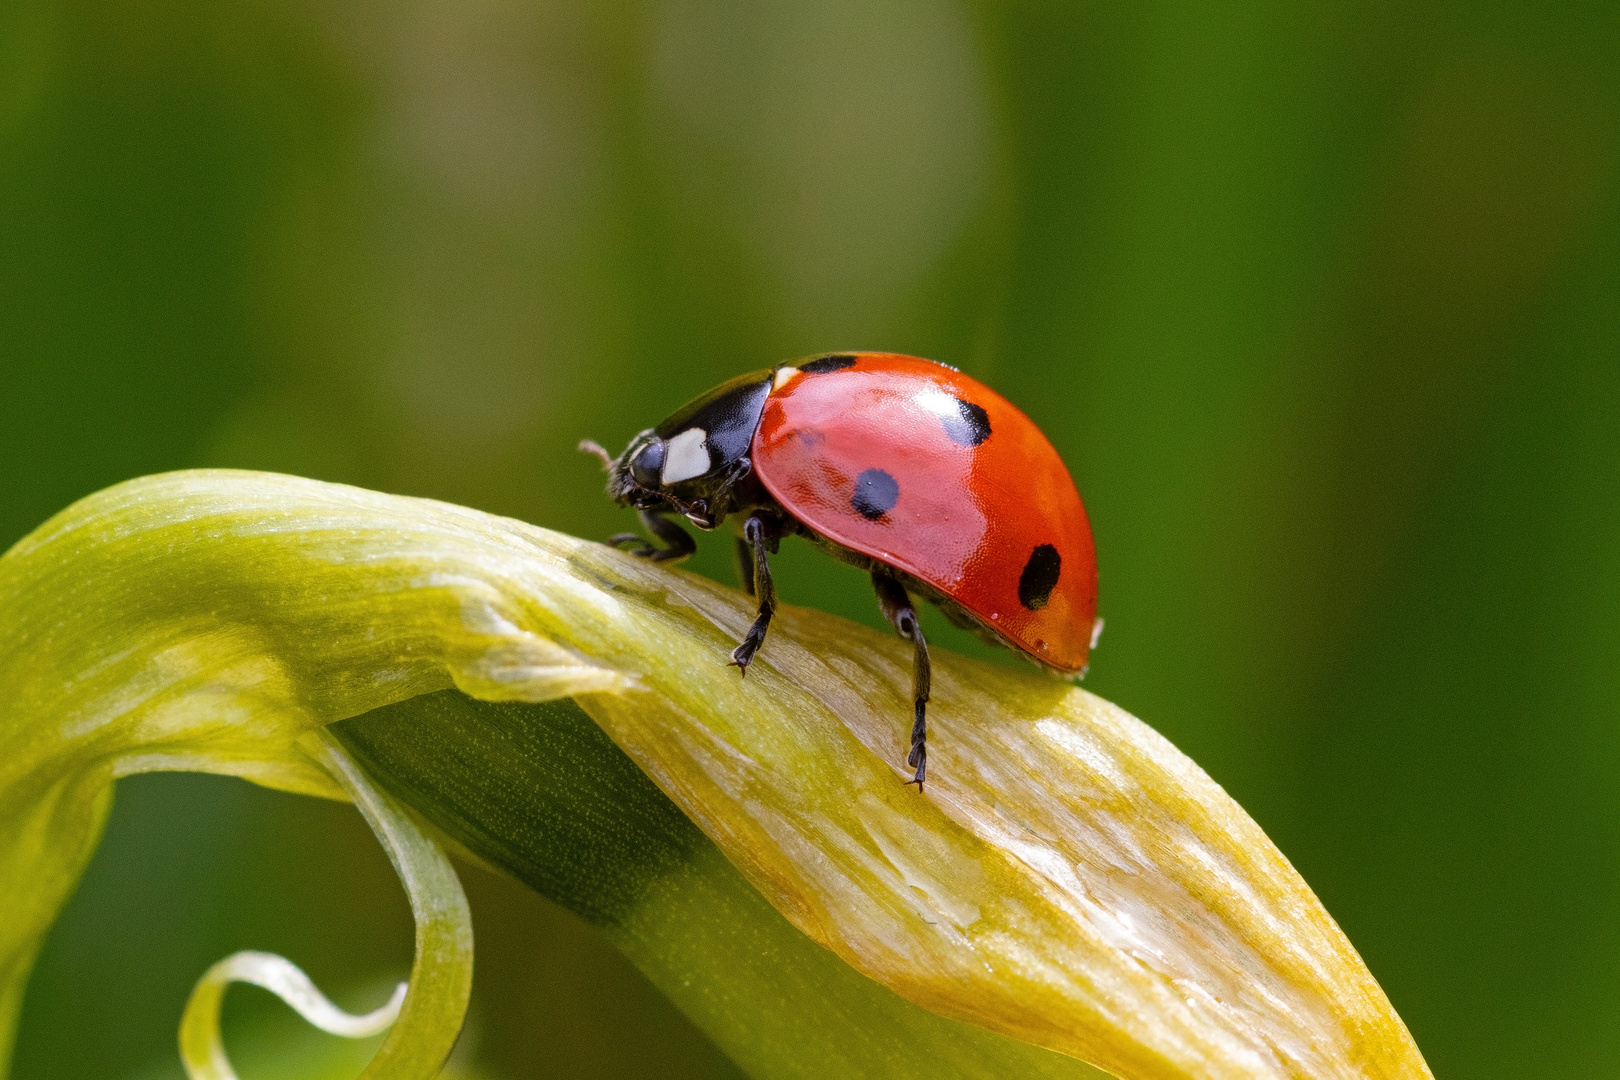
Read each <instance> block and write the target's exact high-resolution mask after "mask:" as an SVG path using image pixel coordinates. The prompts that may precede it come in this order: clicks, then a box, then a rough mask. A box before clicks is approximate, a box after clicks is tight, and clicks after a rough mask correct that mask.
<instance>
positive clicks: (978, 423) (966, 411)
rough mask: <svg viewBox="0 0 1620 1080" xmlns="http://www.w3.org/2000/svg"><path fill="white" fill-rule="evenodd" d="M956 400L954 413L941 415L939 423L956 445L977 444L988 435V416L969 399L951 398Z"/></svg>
mask: <svg viewBox="0 0 1620 1080" xmlns="http://www.w3.org/2000/svg"><path fill="white" fill-rule="evenodd" d="M951 400H952V401H955V402H956V413H955V414H954V415H951V416H942V417H940V418H939V420H940V423H942V424H944V425H945V434H947V435H949V436H950V437H951V441H952V442H953V443H955V444H956V445H957V446H978V445H979V444H980V443H982V442H984V440H986V439H988V438H989V437H990V416H989V414H988V413H986V412H985V411H984V410H983V409H981V408H979V406H977V405H975V404H973V402H971V401H963V400H962V399H961V398H952V399H951Z"/></svg>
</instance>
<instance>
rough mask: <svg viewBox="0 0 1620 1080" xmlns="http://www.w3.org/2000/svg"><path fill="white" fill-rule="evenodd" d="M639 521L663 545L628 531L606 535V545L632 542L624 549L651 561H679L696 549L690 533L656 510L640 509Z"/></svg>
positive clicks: (617, 545) (618, 545) (620, 546)
mask: <svg viewBox="0 0 1620 1080" xmlns="http://www.w3.org/2000/svg"><path fill="white" fill-rule="evenodd" d="M641 523H642V525H644V526H646V528H647V531H648V532H650V533H652V534H653V535H654V536H656V537H657V538H658V539H660V540H662V541H663V542H664V546H663V547H655V546H654V545H652V544H649V543H648V542H647V541H646V540H643V539H642V538H641V537H639V536H637V535H636V534H635V533H629V532H626V533H614V534H613V535H612V536H610V537H608V538H607V544H608V547H616V548H624V547H625V545H627V544H634V545H636V546H635V547H630V548H627V549H626V550H628V551H629V552H630V554H632V555H639V556H641V557H642V558H643V559H651V560H652V561H653V562H680V561H681V560H682V559H685V558H689V557H690V556H691V555H692V554H693V553H694V552H696V551H697V541H695V540H693V539H692V537H691V534H689V533H688V532H687V531H686V530H685V529H683V528H681V527H680V526H679V525H677V524H675V522H673V521H671V520H669V519H668V518H666V517H664V515H662V514H660V513H658V512H657V511H656V510H643V511H641Z"/></svg>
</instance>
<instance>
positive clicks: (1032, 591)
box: [1018, 544, 1063, 611]
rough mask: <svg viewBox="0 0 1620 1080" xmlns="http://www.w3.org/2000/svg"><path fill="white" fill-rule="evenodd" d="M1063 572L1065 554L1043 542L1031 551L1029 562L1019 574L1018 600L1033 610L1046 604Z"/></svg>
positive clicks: (1037, 609)
mask: <svg viewBox="0 0 1620 1080" xmlns="http://www.w3.org/2000/svg"><path fill="white" fill-rule="evenodd" d="M1062 572H1063V556H1061V555H1059V554H1058V549H1057V548H1055V547H1053V546H1052V545H1051V544H1042V545H1041V546H1040V547H1038V548H1036V549H1035V550H1034V551H1032V552H1030V553H1029V562H1027V563H1025V564H1024V572H1023V573H1022V574H1020V575H1019V576H1018V602H1019V603H1020V604H1023V605H1024V606H1025V607H1027V608H1029V610H1031V611H1039V610H1040V609H1041V608H1043V607H1045V606H1046V601H1047V600H1048V599H1049V598H1050V597H1051V595H1052V590H1053V589H1055V588H1057V583H1058V575H1059V574H1060V573H1062Z"/></svg>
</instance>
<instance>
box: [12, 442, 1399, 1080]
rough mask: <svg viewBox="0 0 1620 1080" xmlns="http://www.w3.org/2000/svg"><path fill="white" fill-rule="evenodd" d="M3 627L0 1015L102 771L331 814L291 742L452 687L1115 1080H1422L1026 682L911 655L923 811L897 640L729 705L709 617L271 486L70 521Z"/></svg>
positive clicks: (390, 510)
mask: <svg viewBox="0 0 1620 1080" xmlns="http://www.w3.org/2000/svg"><path fill="white" fill-rule="evenodd" d="M0 611H5V612H6V614H7V619H6V622H5V623H4V625H0V688H3V689H4V690H5V691H6V693H7V696H8V710H9V711H8V713H7V714H6V718H5V720H4V721H0V860H4V861H3V862H0V866H4V869H5V876H4V877H3V878H0V907H3V908H4V909H5V910H7V911H11V910H14V908H13V907H12V905H13V904H19V905H20V908H19V909H17V910H22V911H23V912H24V914H25V916H26V917H25V918H24V919H22V920H19V921H18V922H16V923H7V924H6V925H3V926H0V994H4V995H16V994H20V978H21V975H20V972H23V971H25V969H26V965H27V963H28V961H29V958H30V957H31V955H32V952H33V950H34V949H35V948H36V947H37V943H38V938H39V935H40V934H42V933H43V930H44V927H45V925H46V924H47V923H48V920H49V919H50V918H51V917H52V916H53V915H54V912H55V909H56V907H57V906H58V905H59V904H60V902H61V899H62V898H63V897H64V896H65V893H66V890H67V889H68V888H70V887H71V884H72V881H73V880H74V878H75V877H76V875H77V873H78V870H79V869H80V868H81V867H82V863H83V860H84V858H86V857H87V855H88V852H89V850H90V848H91V846H92V844H93V841H94V835H95V831H96V828H97V827H98V823H99V819H100V815H101V814H102V813H103V812H104V808H105V791H106V784H107V781H108V780H109V779H111V778H112V777H113V776H116V775H122V774H124V773H128V772H134V771H139V770H142V769H155V768H201V769H207V770H210V771H217V772H230V773H235V774H237V775H243V776H247V777H249V778H251V779H255V780H257V781H259V782H261V783H267V784H270V785H272V786H277V787H283V788H287V789H291V790H299V791H308V792H317V793H324V794H338V792H336V791H335V790H334V788H333V785H332V783H331V781H330V780H329V779H328V778H327V777H326V776H325V774H324V773H323V772H322V770H321V769H319V768H318V767H315V766H314V764H313V763H312V762H311V761H310V759H309V758H307V757H305V756H303V755H302V753H301V752H300V751H299V750H298V748H297V745H296V743H297V739H298V738H299V736H300V735H302V734H303V733H305V732H308V731H310V730H313V729H314V728H316V727H318V726H320V725H323V724H326V723H329V722H331V721H334V720H338V719H342V718H344V717H350V716H355V715H358V714H360V713H363V712H366V711H368V710H370V709H373V708H376V707H378V706H381V705H385V704H388V703H390V702H395V701H400V700H403V699H405V698H409V697H413V696H416V695H420V694H423V693H426V692H429V691H433V690H439V689H442V688H444V687H447V686H449V685H452V684H453V685H455V686H456V687H458V688H460V689H461V690H462V691H464V692H465V693H467V694H470V695H472V696H474V697H481V698H485V699H496V700H518V701H542V700H548V699H552V698H557V697H561V696H573V697H575V698H576V700H578V702H579V703H580V705H581V706H582V707H583V708H584V709H585V710H586V712H588V713H589V714H590V715H591V716H592V717H593V718H594V719H595V720H596V721H597V722H598V723H600V724H601V725H602V727H603V729H604V730H605V731H606V732H607V733H608V734H609V736H610V737H612V739H613V740H614V741H615V742H616V743H618V744H619V746H620V747H622V748H623V749H624V750H625V751H626V752H627V753H628V754H629V755H630V756H631V757H632V758H633V759H634V760H635V761H636V762H637V763H638V764H639V765H640V766H641V767H642V769H643V770H645V772H646V773H647V774H648V775H649V776H650V777H652V779H653V780H654V781H655V782H656V783H657V784H658V786H659V787H660V788H662V789H663V790H664V792H666V793H667V794H668V795H669V796H670V798H672V799H673V800H674V801H675V802H676V803H677V804H678V805H679V806H680V807H681V808H682V809H683V810H684V811H685V812H686V814H687V815H689V816H690V817H691V818H692V819H693V820H694V821H696V822H697V823H698V824H699V825H700V826H701V827H702V828H703V830H704V831H705V832H706V833H707V834H708V835H709V836H710V837H711V838H712V839H713V840H714V841H715V843H716V844H718V846H719V848H720V849H721V850H722V851H723V852H724V853H725V855H726V856H727V857H728V858H729V859H730V860H731V862H732V863H734V864H735V865H736V866H737V867H738V868H739V869H740V870H741V871H742V872H743V874H744V875H745V876H746V877H747V878H748V880H749V881H751V882H752V883H753V884H754V885H755V886H756V887H757V888H758V889H759V890H760V891H761V892H762V893H763V894H764V895H765V896H766V898H767V899H768V900H770V902H771V903H772V904H773V905H774V906H775V907H776V908H777V910H779V911H780V912H782V913H783V914H784V915H785V916H786V917H787V918H788V919H789V920H790V921H791V922H792V923H793V924H794V925H796V926H797V927H798V928H799V929H800V930H802V931H803V932H804V933H806V934H807V935H809V936H810V937H811V938H812V939H814V940H816V941H818V942H820V943H821V944H823V945H826V946H827V947H828V948H830V949H832V950H833V951H834V952H836V953H837V954H838V955H839V956H841V957H843V958H844V959H845V960H846V961H848V962H849V963H850V964H851V965H852V966H854V967H855V968H857V969H858V970H860V971H862V972H864V973H866V974H867V975H869V976H871V977H872V978H874V979H876V980H877V981H879V982H881V983H883V984H885V985H887V986H889V987H891V988H892V989H894V990H895V991H897V992H898V993H899V994H900V995H902V996H903V997H905V998H908V999H910V1000H911V1001H913V1002H916V1003H918V1004H920V1005H922V1006H924V1007H926V1008H928V1009H931V1010H934V1011H936V1012H939V1013H942V1014H944V1015H946V1016H951V1017H955V1018H958V1019H961V1020H965V1021H968V1022H970V1023H973V1024H977V1025H980V1026H982V1027H986V1028H989V1029H991V1030H993V1031H998V1032H1002V1033H1004V1034H1007V1035H1011V1036H1013V1037H1015V1038H1018V1039H1022V1040H1025V1041H1028V1042H1031V1043H1035V1044H1037V1045H1040V1046H1045V1047H1048V1048H1051V1049H1055V1050H1058V1051H1061V1052H1063V1053H1066V1054H1071V1055H1074V1056H1077V1057H1080V1058H1083V1059H1085V1060H1089V1061H1092V1062H1094V1063H1096V1064H1098V1065H1100V1066H1102V1067H1103V1068H1106V1069H1108V1070H1109V1071H1111V1072H1113V1073H1115V1074H1117V1075H1119V1076H1122V1077H1126V1078H1137V1077H1143V1078H1146V1077H1155V1078H1157V1077H1165V1078H1169V1077H1206V1078H1216V1077H1220V1078H1226V1077H1231V1078H1237V1077H1243V1078H1246V1080H1247V1078H1254V1077H1277V1078H1283V1077H1321V1078H1328V1077H1362V1078H1395V1077H1402V1078H1419V1077H1427V1076H1428V1075H1429V1073H1428V1070H1427V1067H1426V1066H1425V1065H1424V1063H1423V1060H1422V1058H1421V1056H1420V1055H1419V1054H1418V1051H1417V1049H1416V1047H1415V1046H1414V1044H1413V1043H1412V1040H1411V1038H1410V1036H1409V1035H1408V1033H1407V1032H1406V1029H1405V1027H1404V1026H1403V1025H1402V1024H1401V1022H1400V1020H1399V1018H1398V1017H1397V1016H1396V1015H1395V1013H1394V1011H1393V1009H1392V1008H1391V1007H1390V1005H1389V1003H1388V1001H1387V1000H1386V999H1385V997H1384V995H1383V993H1382V991H1381V990H1380V989H1379V988H1378V986H1377V983H1376V982H1375V981H1374V980H1373V978H1372V977H1371V975H1370V974H1369V973H1368V972H1367V971H1366V969H1365V967H1364V966H1363V965H1362V964H1361V961H1360V959H1359V958H1358V957H1357V956H1356V954H1355V952H1354V950H1353V949H1352V948H1351V946H1350V944H1349V942H1348V941H1347V940H1346V939H1345V938H1344V936H1343V934H1342V933H1341V932H1340V931H1339V929H1338V927H1337V926H1336V925H1334V923H1333V921H1332V919H1331V918H1329V916H1328V915H1327V913H1326V912H1325V911H1324V910H1323V909H1322V907H1321V905H1320V904H1319V903H1318V902H1317V900H1316V899H1315V897H1314V896H1313V895H1312V894H1311V892H1310V890H1309V888H1308V887H1307V886H1306V885H1305V884H1304V882H1303V881H1302V880H1301V879H1300V878H1299V876H1298V875H1297V874H1296V873H1295V872H1294V871H1293V869H1292V867H1290V866H1289V865H1288V863H1287V861H1286V860H1285V859H1284V858H1283V857H1282V855H1281V854H1280V853H1279V852H1277V850H1276V849H1275V848H1274V847H1273V846H1272V845H1271V843H1270V842H1269V841H1268V840H1267V839H1266V837H1265V835H1264V834H1263V833H1262V832H1261V831H1260V829H1259V828H1258V826H1256V825H1255V824H1254V823H1253V822H1252V821H1251V820H1250V819H1249V818H1248V817H1247V815H1245V814H1244V813H1243V811H1242V809H1241V808H1239V807H1238V806H1237V805H1236V804H1235V803H1234V802H1232V800H1231V799H1230V798H1228V797H1227V796H1226V794H1225V793H1224V792H1223V791H1221V789H1220V788H1219V787H1218V786H1217V785H1216V784H1214V783H1213V782H1212V781H1211V780H1210V779H1209V778H1208V777H1207V776H1205V775H1204V774H1203V773H1202V772H1201V771H1200V770H1199V769H1198V768H1197V766H1195V765H1194V764H1193V763H1192V762H1191V761H1189V760H1188V759H1187V758H1186V757H1184V756H1183V755H1181V754H1180V753H1179V752H1177V751H1176V750H1175V748H1174V747H1172V746H1171V745H1170V744H1169V743H1168V742H1166V741H1165V740H1164V739H1162V738H1160V737H1159V736H1158V735H1157V734H1155V733H1154V732H1153V731H1152V730H1151V729H1149V728H1147V727H1146V726H1145V725H1143V724H1141V723H1140V722H1139V721H1137V720H1135V719H1134V718H1132V717H1130V716H1129V715H1127V714H1125V713H1124V712H1122V711H1120V710H1118V709H1116V708H1114V707H1113V706H1111V705H1109V704H1108V703H1106V702H1103V701H1101V700H1100V699H1098V698H1096V697H1094V696H1092V695H1090V694H1087V693H1085V692H1084V691H1082V690H1079V689H1077V688H1074V687H1069V686H1065V685H1062V684H1058V683H1054V682H1051V681H1049V680H1047V679H1045V678H1043V677H1042V676H1040V675H1038V674H1036V673H1034V672H1028V673H1025V672H1020V671H1016V670H1012V669H1008V668H1002V667H998V666H992V665H985V664H980V663H975V662H971V661H967V660H963V659H960V658H955V657H950V656H946V655H943V654H940V655H939V656H937V657H936V661H935V668H934V705H933V707H932V711H931V716H930V719H931V721H932V727H933V738H932V739H931V741H930V750H931V755H930V778H929V780H930V782H929V786H928V791H927V793H926V794H925V795H921V796H919V795H918V794H917V793H916V792H915V791H914V790H910V789H906V788H904V787H903V786H902V784H901V781H902V780H903V779H904V773H903V772H902V770H901V769H900V768H899V764H900V763H901V762H902V761H903V759H904V747H903V743H904V739H905V734H906V727H907V719H908V715H909V714H908V710H907V708H906V702H907V699H908V693H909V679H910V666H909V665H910V655H909V651H908V647H907V646H906V645H905V644H904V643H902V642H900V641H898V640H895V639H892V638H890V637H888V636H885V635H880V634H876V633H871V632H868V631H866V630H863V629H861V628H858V627H852V626H850V625H849V624H847V623H844V622H841V621H839V620H837V619H833V618H831V617H829V616H826V615H823V614H820V613H817V612H813V611H807V610H801V609H791V608H787V609H783V610H781V611H780V612H779V614H778V617H777V622H776V624H775V625H773V627H772V632H771V637H770V640H769V642H768V644H767V645H766V647H765V649H764V650H763V651H762V652H761V653H760V654H759V657H758V658H757V659H756V661H755V664H754V666H753V667H752V668H750V674H749V677H748V679H747V680H746V681H743V680H738V679H737V678H736V673H735V672H734V671H729V670H728V669H727V668H726V667H725V666H724V658H725V655H726V652H727V651H728V650H729V648H730V646H731V644H732V643H733V642H734V641H735V640H736V639H737V638H739V637H740V636H741V634H742V633H743V631H744V630H745V629H746V627H747V625H748V623H749V621H750V619H751V615H752V613H751V611H750V610H749V605H748V603H747V601H746V600H745V599H744V598H743V597H741V596H740V595H738V594H736V593H734V592H732V591H730V590H727V589H724V588H721V587H720V586H717V585H715V584H713V583H710V582H708V581H705V580H703V579H701V578H698V577H695V576H693V575H689V574H684V573H681V572H679V571H674V572H672V571H669V570H667V569H660V568H657V567H654V566H651V565H649V564H647V563H645V562H641V561H638V560H636V559H633V558H631V557H629V556H625V555H622V554H619V553H616V552H613V551H610V550H608V549H605V548H603V547H601V546H599V545H595V544H590V543H586V542H583V541H579V540H575V539H572V538H569V537H565V536H559V535H557V534H555V533H550V532H547V531H545V530H542V529H537V528H534V527H532V526H528V525H524V524H522V523H519V522H514V521H508V520H504V519H500V518H495V517H491V516H488V515H485V514H480V513H478V512H476V511H472V510H467V509H463V508H459V507H453V506H446V505H444V504H440V503H433V502H427V501H424V500H414V499H403V498H396V497H391V496H385V495H378V494H375V493H371V492H364V491H358V490H356V489H352V488H344V487H338V486H334V485H326V484H319V483H315V482H312V481H304V480H297V479H294V478H289V477H279V476H268V475H264V474H246V473H223V472H206V473H180V474H171V475H168V476H159V477H152V478H148V479H145V480H140V481H134V482H131V483H129V484H125V485H121V486H120V487H117V488H114V489H111V490H109V491H107V492H103V493H101V494H99V495H97V496H92V497H91V498H90V499H87V500H85V501H83V502H81V503H80V504H78V505H76V506H75V507H72V508H70V509H69V510H67V511H65V512H64V513H63V514H61V515H59V516H58V517H57V518H55V519H53V520H52V521H51V522H48V523H47V524H46V525H45V526H43V527H42V528H41V529H40V530H39V531H38V532H36V533H35V534H34V535H33V536H31V537H29V538H27V539H26V540H24V541H23V542H22V543H21V544H19V545H18V546H17V547H16V548H14V549H13V550H12V551H11V552H10V553H8V554H7V555H6V556H5V557H4V558H3V559H0ZM19 871H20V872H19ZM24 882H27V883H28V884H23V883H24ZM15 1000H16V998H15V997H9V998H8V997H0V1007H4V1006H5V1005H7V1004H10V1005H11V1006H12V1007H13V1008H14V1004H15ZM4 1019H5V1017H4V1016H3V1015H0V1021H4ZM8 1029H9V1024H8V1025H6V1028H4V1029H0V1030H8ZM0 1049H3V1047H0Z"/></svg>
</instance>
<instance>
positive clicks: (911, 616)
mask: <svg viewBox="0 0 1620 1080" xmlns="http://www.w3.org/2000/svg"><path fill="white" fill-rule="evenodd" d="M872 588H873V589H874V590H875V591H876V592H877V598H878V606H879V607H881V608H882V609H883V614H884V616H885V617H886V618H887V619H888V620H889V622H890V623H892V624H893V626H894V629H895V631H896V632H897V633H898V634H899V635H900V636H901V637H903V638H905V639H906V640H907V641H909V642H911V643H912V646H913V647H914V649H915V652H914V654H913V660H912V669H911V698H912V721H911V753H910V754H908V755H906V764H907V765H910V766H911V767H912V768H913V769H916V770H917V772H916V775H914V776H913V777H912V778H911V779H910V780H907V781H906V783H908V784H916V785H917V790H918V791H921V790H922V789H923V778H924V776H925V775H926V774H927V772H928V693H929V689H930V684H931V683H932V682H933V674H932V669H931V668H930V667H929V664H928V642H927V641H926V640H925V639H924V638H923V632H922V623H921V622H920V621H918V619H917V608H916V605H914V604H913V603H912V602H911V597H909V596H907V595H906V590H905V586H903V585H901V584H900V582H898V581H896V580H895V579H894V577H892V576H891V575H889V574H887V573H884V572H883V571H881V570H874V571H873V572H872Z"/></svg>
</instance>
